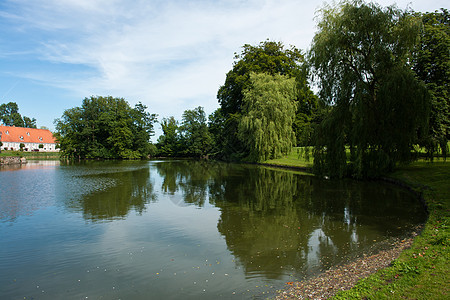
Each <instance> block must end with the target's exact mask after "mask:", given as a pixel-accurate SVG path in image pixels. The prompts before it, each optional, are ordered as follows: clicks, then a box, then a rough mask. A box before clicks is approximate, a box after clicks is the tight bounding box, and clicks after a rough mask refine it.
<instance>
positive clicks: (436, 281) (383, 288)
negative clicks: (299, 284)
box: [265, 149, 450, 299]
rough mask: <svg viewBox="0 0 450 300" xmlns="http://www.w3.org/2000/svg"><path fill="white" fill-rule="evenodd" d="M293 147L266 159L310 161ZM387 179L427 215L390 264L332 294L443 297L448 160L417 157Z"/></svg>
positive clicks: (306, 164) (448, 237)
mask: <svg viewBox="0 0 450 300" xmlns="http://www.w3.org/2000/svg"><path fill="white" fill-rule="evenodd" d="M299 154H301V153H300V151H299V150H298V149H295V150H294V151H293V152H292V153H291V154H290V155H289V156H287V157H284V158H281V159H277V160H271V161H266V162H265V163H268V164H272V165H279V166H291V167H300V168H310V167H312V159H311V161H308V160H306V159H305V158H303V157H301V155H299ZM389 179H391V180H394V181H397V182H399V183H403V184H405V185H406V186H408V187H410V188H411V189H413V190H414V191H416V192H417V193H419V194H421V195H422V197H423V199H424V201H425V204H426V206H427V208H428V212H429V218H428V220H427V223H426V225H425V228H424V229H423V231H422V232H421V234H420V235H418V236H417V237H416V238H415V239H414V241H413V243H412V246H411V248H409V249H407V250H405V251H404V252H402V253H401V255H400V257H399V258H398V259H396V260H395V261H394V262H393V263H392V264H391V266H389V267H387V268H385V269H382V270H380V271H378V272H377V273H375V274H373V275H371V276H369V277H367V278H365V279H362V280H360V281H359V282H358V283H357V284H356V285H355V286H354V287H353V288H352V289H350V290H347V291H343V292H340V293H338V294H337V295H336V296H335V297H334V299H449V298H450V295H449V287H450V284H449V283H450V282H449V275H448V274H449V273H450V267H449V263H448V258H449V257H450V251H449V250H450V249H449V247H450V234H449V232H450V231H449V208H450V205H449V204H450V163H448V162H444V161H442V159H441V160H438V161H435V162H427V161H418V162H415V163H413V164H411V165H408V166H404V167H400V168H398V169H397V171H396V172H394V173H393V174H391V175H390V176H389Z"/></svg>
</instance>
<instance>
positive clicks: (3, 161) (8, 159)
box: [0, 156, 27, 165]
mask: <svg viewBox="0 0 450 300" xmlns="http://www.w3.org/2000/svg"><path fill="white" fill-rule="evenodd" d="M26 163H27V159H26V158H25V157H18V156H4V157H0V165H15V164H26Z"/></svg>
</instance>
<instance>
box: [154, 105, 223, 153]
mask: <svg viewBox="0 0 450 300" xmlns="http://www.w3.org/2000/svg"><path fill="white" fill-rule="evenodd" d="M161 128H162V130H163V134H162V135H161V136H160V137H159V138H158V144H157V148H158V155H159V156H168V157H177V156H186V157H195V158H201V157H207V156H208V155H209V154H210V152H211V149H212V147H213V144H214V141H213V137H212V135H211V134H210V132H209V129H208V125H207V123H206V114H205V111H204V110H203V107H201V106H199V107H197V108H194V109H192V110H190V109H187V110H185V111H184V112H183V115H182V120H181V125H179V124H178V121H177V120H175V118H174V117H170V118H164V119H162V121H161Z"/></svg>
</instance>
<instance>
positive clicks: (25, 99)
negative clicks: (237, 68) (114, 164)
mask: <svg viewBox="0 0 450 300" xmlns="http://www.w3.org/2000/svg"><path fill="white" fill-rule="evenodd" d="M447 1H448V0H406V1H403V0H398V1H394V0H379V1H377V2H378V3H379V4H381V5H383V6H387V5H392V4H395V5H397V7H399V8H401V9H406V8H407V7H410V8H411V9H413V10H415V11H421V12H427V11H435V10H438V9H440V8H442V7H444V8H447V9H448V2H447ZM325 3H332V2H331V1H328V2H326V1H320V0H309V1H303V0H133V1H130V0H1V1H0V103H7V102H10V101H11V102H16V103H17V104H18V105H19V112H20V113H21V114H22V115H25V116H28V117H31V118H36V119H37V126H38V128H39V127H40V126H46V127H48V128H50V129H51V130H53V129H54V120H55V119H56V118H59V117H61V116H62V114H63V112H64V110H66V109H69V108H72V107H76V106H81V103H82V100H83V99H84V98H86V97H90V96H113V97H120V98H124V99H125V100H127V101H128V102H129V103H130V105H131V106H134V105H135V104H136V103H138V102H142V103H143V104H145V105H146V106H147V107H148V111H149V112H151V113H156V114H158V119H159V120H161V119H162V118H163V117H169V116H174V117H175V118H176V119H177V120H181V116H182V113H183V112H184V111H185V110H186V109H194V108H196V107H198V106H202V107H203V108H204V110H205V112H206V114H207V115H208V114H210V113H212V112H213V111H214V110H215V109H216V108H218V107H219V104H218V101H217V98H216V96H217V91H218V89H219V87H220V86H221V85H223V83H224V82H225V77H226V73H227V72H228V71H229V70H231V69H232V67H233V61H234V54H235V53H240V52H241V50H242V46H243V45H245V44H251V45H258V44H259V43H260V42H262V41H265V40H267V39H269V40H271V41H277V42H282V43H283V44H284V45H285V46H286V47H288V46H289V45H293V46H295V47H297V48H298V49H301V50H303V51H307V50H308V49H309V47H310V44H311V41H312V39H313V37H314V33H315V32H316V21H317V19H316V18H315V17H316V16H317V14H316V11H317V10H318V9H320V8H321V7H323V5H324V4H325ZM446 4H447V6H446ZM155 127H156V128H155V129H156V137H157V136H158V135H159V134H161V130H160V126H159V124H156V126H155Z"/></svg>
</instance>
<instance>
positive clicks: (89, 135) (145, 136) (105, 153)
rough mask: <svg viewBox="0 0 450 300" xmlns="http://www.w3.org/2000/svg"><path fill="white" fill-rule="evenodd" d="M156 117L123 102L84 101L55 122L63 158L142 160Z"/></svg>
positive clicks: (95, 98)
mask: <svg viewBox="0 0 450 300" xmlns="http://www.w3.org/2000/svg"><path fill="white" fill-rule="evenodd" d="M154 122H156V115H155V114H150V113H147V112H146V107H145V106H144V105H142V104H141V103H138V104H137V105H136V106H135V108H131V107H130V106H129V104H128V102H126V101H125V100H124V99H123V98H113V97H111V96H109V97H91V98H85V99H84V100H83V104H82V105H81V107H75V108H71V109H68V110H66V111H64V113H63V116H62V117H61V118H60V119H57V120H55V124H56V133H55V135H56V137H57V140H58V142H59V144H60V149H61V151H62V153H63V155H65V156H67V157H71V158H75V157H76V158H127V159H133V158H144V157H147V156H148V155H150V154H151V151H152V147H151V144H150V136H151V135H152V134H153V123H154Z"/></svg>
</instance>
